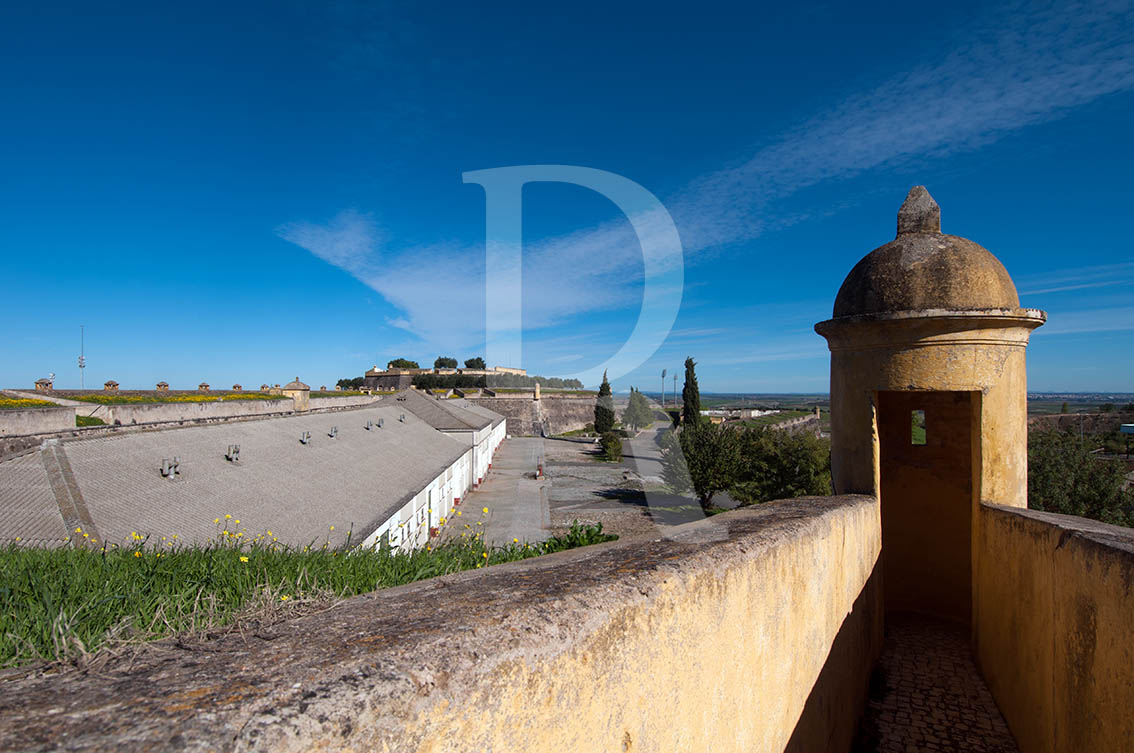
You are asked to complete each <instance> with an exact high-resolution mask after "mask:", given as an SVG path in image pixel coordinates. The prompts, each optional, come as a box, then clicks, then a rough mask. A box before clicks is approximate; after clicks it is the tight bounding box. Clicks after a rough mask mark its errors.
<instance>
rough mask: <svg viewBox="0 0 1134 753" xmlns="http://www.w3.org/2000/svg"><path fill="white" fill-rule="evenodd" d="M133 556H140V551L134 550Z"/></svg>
mask: <svg viewBox="0 0 1134 753" xmlns="http://www.w3.org/2000/svg"><path fill="white" fill-rule="evenodd" d="M134 556H135V557H141V556H142V553H141V552H138V551H135V552H134Z"/></svg>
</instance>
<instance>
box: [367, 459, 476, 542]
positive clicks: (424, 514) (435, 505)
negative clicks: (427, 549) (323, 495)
mask: <svg viewBox="0 0 1134 753" xmlns="http://www.w3.org/2000/svg"><path fill="white" fill-rule="evenodd" d="M472 454H473V452H472V448H469V451H468V452H466V453H464V454H463V455H461V456H460V457H459V458H457V460H456V461H454V462H453V463H452V464H451V465H449V467H447V468H445V470H443V471H441V473H440V474H438V475H437V477H436V478H434V479H433V480H432V481H430V482H429V483H428V484H427V485H426V486H425V487H424V488H423V489H422V490H421V491H419V492H418V493H417V494H415V495H414V496H413V497H412V498H411V499H410V500H409V501H407V502H406V503H405V504H404V505H402V507H401V508H400V509H398V510H397V511H395V512H394V514H393V515H391V516H390V517H389V519H387V520H386V521H384V522H383V523H382V524H381V525H380V526H378V528H377V529H376V530H375V531H374V532H373V533H372V534H370V535H369V536H367V537H366V540H365V541H363V542H362V545H363V546H366V547H370V546H375V545H376V544H377V543H378V542H379V541H381V540H382V537H383V536H384V535H386V534H389V542H390V546H391V547H392V548H394V549H403V550H409V549H416V548H418V547H422V546H425V545H426V543H427V542H428V541H429V529H430V528H438V527H440V525H441V519H442V518H445V519H448V518H449V517H450V516H451V515H452V512H453V507H454V506H455V504H456V501H457V500H459V499H460V498H462V497H464V496H465V495H467V494H468V490H469V485H468V479H469V475H470V469H471V467H472Z"/></svg>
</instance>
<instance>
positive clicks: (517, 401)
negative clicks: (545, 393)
mask: <svg viewBox="0 0 1134 753" xmlns="http://www.w3.org/2000/svg"><path fill="white" fill-rule="evenodd" d="M466 399H467V400H468V401H469V402H470V403H473V404H474V405H479V406H481V407H482V408H488V409H489V410H491V411H496V412H497V413H499V414H500V415H501V416H504V418H506V419H507V426H508V433H509V434H511V435H512V436H513V437H530V436H534V435H537V434H539V428H538V427H537V426H536V425H535V422H534V421H533V420H532V415H533V412H532V411H533V409H532V403H534V402H535V401H534V400H533V399H532V398H531V396H530V395H529V396H528V397H526V398H523V397H470V398H466Z"/></svg>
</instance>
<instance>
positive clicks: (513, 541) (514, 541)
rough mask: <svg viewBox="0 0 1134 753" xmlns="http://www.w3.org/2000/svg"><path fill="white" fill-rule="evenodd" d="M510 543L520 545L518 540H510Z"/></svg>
mask: <svg viewBox="0 0 1134 753" xmlns="http://www.w3.org/2000/svg"><path fill="white" fill-rule="evenodd" d="M512 543H513V544H519V543H520V540H519V539H512Z"/></svg>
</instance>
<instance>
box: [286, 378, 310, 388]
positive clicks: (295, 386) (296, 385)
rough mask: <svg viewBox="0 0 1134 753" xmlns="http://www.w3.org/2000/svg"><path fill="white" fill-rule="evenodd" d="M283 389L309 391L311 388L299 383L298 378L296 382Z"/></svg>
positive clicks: (289, 383)
mask: <svg viewBox="0 0 1134 753" xmlns="http://www.w3.org/2000/svg"><path fill="white" fill-rule="evenodd" d="M283 389H285V390H309V389H311V388H310V387H308V386H307V385H306V384H304V383H303V382H301V381H299V377H296V378H295V381H293V382H288V383H287V384H285V385H284V386H283Z"/></svg>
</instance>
